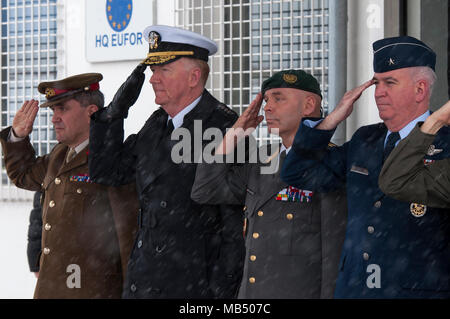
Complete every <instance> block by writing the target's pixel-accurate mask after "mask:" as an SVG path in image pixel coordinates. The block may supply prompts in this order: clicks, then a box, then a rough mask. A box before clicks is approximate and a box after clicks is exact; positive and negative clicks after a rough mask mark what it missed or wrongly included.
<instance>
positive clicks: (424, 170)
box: [379, 125, 450, 207]
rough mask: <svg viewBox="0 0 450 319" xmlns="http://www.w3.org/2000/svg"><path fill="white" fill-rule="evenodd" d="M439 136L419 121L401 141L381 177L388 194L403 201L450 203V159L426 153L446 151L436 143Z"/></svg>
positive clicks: (445, 204) (438, 204)
mask: <svg viewBox="0 0 450 319" xmlns="http://www.w3.org/2000/svg"><path fill="white" fill-rule="evenodd" d="M435 137H436V136H435V135H432V134H426V133H423V132H422V131H421V130H420V127H419V125H417V126H416V127H415V128H414V130H413V131H411V133H410V134H409V135H408V137H407V138H405V139H403V140H402V141H401V142H400V143H399V144H398V145H397V147H396V148H395V149H394V150H393V151H392V153H391V154H390V155H389V158H388V159H387V161H386V162H385V163H384V165H383V169H382V170H381V174H380V178H379V184H380V188H381V190H382V191H383V192H384V193H385V194H387V195H389V196H391V197H393V198H395V199H399V200H402V201H407V202H419V203H422V204H425V205H430V206H433V207H450V159H441V160H437V161H433V160H429V161H424V157H425V156H426V155H428V156H433V155H435V154H439V153H441V152H442V150H439V149H436V148H435V146H434V145H433V144H432V143H433V140H434V139H435Z"/></svg>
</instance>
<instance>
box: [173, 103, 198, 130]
mask: <svg viewBox="0 0 450 319" xmlns="http://www.w3.org/2000/svg"><path fill="white" fill-rule="evenodd" d="M201 98H202V96H201V95H200V96H199V97H198V98H196V99H195V100H194V102H192V103H191V104H189V105H188V106H186V107H185V108H184V109H182V110H181V111H180V112H178V114H177V115H175V116H174V117H171V116H170V115H169V118H168V119H167V122H169V120H172V124H173V128H174V129H177V128H179V127H180V126H181V125H183V120H184V116H185V115H186V114H188V113H189V112H190V111H192V110H193V109H194V107H195V106H196V105H197V104H198V102H200V99H201Z"/></svg>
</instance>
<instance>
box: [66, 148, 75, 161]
mask: <svg viewBox="0 0 450 319" xmlns="http://www.w3.org/2000/svg"><path fill="white" fill-rule="evenodd" d="M76 154H77V153H76V151H75V149H74V148H70V149H69V152H68V153H67V157H66V162H67V163H69V162H70V161H71V160H72V159H73V158H74V157H75V155H76Z"/></svg>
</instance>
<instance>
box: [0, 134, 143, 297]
mask: <svg viewBox="0 0 450 319" xmlns="http://www.w3.org/2000/svg"><path fill="white" fill-rule="evenodd" d="M9 131H10V128H7V129H5V130H3V131H2V132H1V133H0V140H1V143H2V146H3V154H4V159H5V164H6V170H7V173H8V176H9V177H10V178H11V180H12V181H13V183H14V184H16V186H17V187H20V188H24V189H28V190H32V191H42V192H43V198H42V200H41V203H42V214H43V216H42V220H43V229H42V254H41V257H40V272H39V278H38V281H37V285H36V290H35V294H34V297H35V298H120V296H121V292H122V283H123V271H124V269H123V268H124V267H123V266H122V265H123V264H126V260H123V259H127V258H128V255H129V252H130V249H131V243H132V241H133V234H134V232H135V228H136V227H137V225H134V224H137V220H136V216H137V204H136V203H137V200H136V199H135V198H136V195H135V194H134V197H133V189H130V188H127V189H126V188H122V189H116V190H114V191H113V193H111V194H114V196H116V199H117V196H126V197H123V198H127V202H128V204H127V205H124V204H123V203H122V204H121V206H120V207H117V209H119V210H125V211H126V210H128V212H127V214H128V215H127V216H126V217H125V218H124V219H123V220H122V221H119V222H118V223H117V225H116V223H115V221H114V215H115V216H120V215H121V214H120V213H119V211H117V209H116V211H115V212H114V213H115V214H113V210H112V208H111V205H110V199H109V196H108V188H107V187H105V186H102V185H98V184H95V183H92V182H91V180H90V177H89V174H88V154H87V148H85V149H84V150H82V151H81V152H80V153H78V154H77V155H76V156H75V157H74V158H73V159H72V160H71V161H70V162H68V163H66V161H65V158H66V155H67V152H68V147H67V146H65V145H63V144H57V145H56V146H55V147H54V148H53V150H52V151H51V152H50V154H47V155H45V156H43V157H37V158H36V156H35V152H34V149H33V147H32V145H31V144H30V142H29V139H28V138H26V139H25V140H23V141H20V142H15V143H9V142H7V137H8V134H9ZM124 215H125V212H124ZM133 215H134V217H133V218H132V219H130V217H129V216H133ZM133 223H134V224H133ZM116 226H118V227H116ZM117 231H119V233H120V234H121V236H122V238H121V244H120V245H119V238H118V232H117ZM121 250H122V255H123V256H122V257H123V258H122V259H121Z"/></svg>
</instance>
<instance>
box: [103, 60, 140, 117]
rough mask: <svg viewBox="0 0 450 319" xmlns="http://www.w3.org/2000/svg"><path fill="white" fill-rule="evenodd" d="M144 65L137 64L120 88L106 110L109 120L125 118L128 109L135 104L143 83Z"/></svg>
mask: <svg viewBox="0 0 450 319" xmlns="http://www.w3.org/2000/svg"><path fill="white" fill-rule="evenodd" d="M146 68H147V65H146V64H142V63H141V64H139V65H138V66H137V67H136V68H135V69H134V70H133V72H132V73H131V74H130V75H129V76H128V78H127V79H126V81H125V82H124V83H123V84H122V85H121V86H120V88H119V89H118V90H117V92H116V94H115V95H114V97H113V100H112V101H111V103H110V104H109V106H108V108H107V116H108V117H109V118H111V119H117V118H126V117H127V116H128V109H129V108H130V107H131V106H132V105H133V104H134V103H135V102H136V100H137V99H138V97H139V94H140V93H141V89H142V85H143V84H144V81H145V73H144V71H145V69H146Z"/></svg>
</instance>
